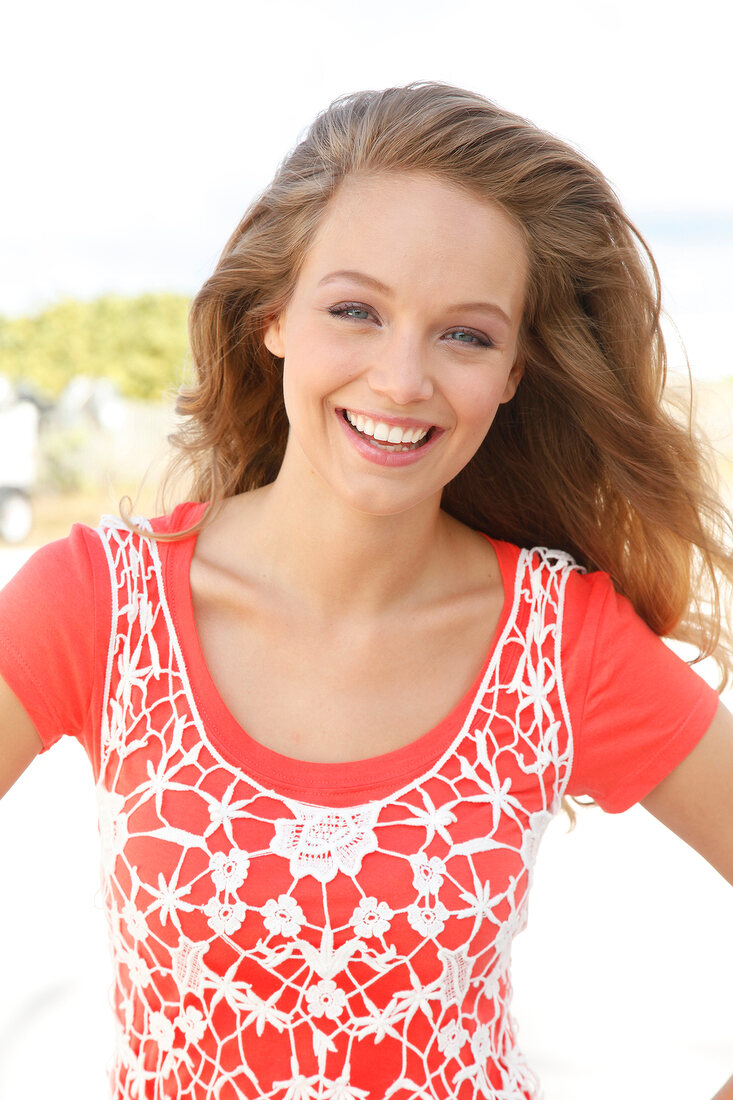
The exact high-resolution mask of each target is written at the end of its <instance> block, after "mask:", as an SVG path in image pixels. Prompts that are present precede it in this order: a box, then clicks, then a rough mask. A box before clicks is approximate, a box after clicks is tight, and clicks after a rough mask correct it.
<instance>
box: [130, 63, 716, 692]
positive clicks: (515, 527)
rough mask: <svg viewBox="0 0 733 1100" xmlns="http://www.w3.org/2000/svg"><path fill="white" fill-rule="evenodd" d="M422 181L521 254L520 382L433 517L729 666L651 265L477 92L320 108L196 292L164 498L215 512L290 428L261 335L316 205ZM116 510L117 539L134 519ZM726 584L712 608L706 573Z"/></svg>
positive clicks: (344, 101)
mask: <svg viewBox="0 0 733 1100" xmlns="http://www.w3.org/2000/svg"><path fill="white" fill-rule="evenodd" d="M375 172H424V173H429V174H430V175H431V176H433V177H436V178H439V179H440V180H444V181H447V182H450V183H452V184H455V185H456V186H459V187H462V188H466V189H468V190H469V191H470V192H471V193H472V194H474V195H476V196H478V197H480V198H482V199H485V200H487V201H490V202H492V203H495V204H498V205H499V206H500V207H501V208H502V209H503V210H504V211H505V212H506V213H507V214H508V215H509V216H510V217H511V218H512V220H513V221H514V222H515V224H516V225H517V226H518V227H519V228H520V230H521V232H522V234H523V238H524V241H525V244H526V248H527V254H528V257H529V284H528V297H527V304H526V310H525V316H524V319H523V324H522V330H521V333H520V355H521V357H522V359H523V361H524V363H525V373H524V377H523V379H522V381H521V383H520V385H519V388H518V390H517V393H516V395H515V396H514V398H513V400H512V401H511V402H509V403H508V404H505V405H502V406H500V409H499V412H498V414H497V416H496V419H495V421H494V423H493V425H492V427H491V430H490V431H489V433H488V435H487V437H486V439H485V441H484V443H483V444H482V446H481V448H480V449H479V451H478V453H477V454H476V456H475V457H474V458H473V459H472V460H471V462H470V463H469V464H468V465H467V466H466V468H465V469H464V470H463V471H462V472H461V473H460V474H459V475H458V476H457V477H456V478H455V479H454V480H453V481H451V482H450V483H449V484H448V485H447V486H446V487H445V490H444V493H443V501H442V506H443V508H444V509H445V510H446V511H447V512H449V513H450V514H451V515H453V516H455V517H456V518H457V519H459V520H461V521H463V522H464V523H466V524H468V525H469V526H471V527H473V528H476V529H478V530H482V531H486V532H487V533H489V534H491V535H493V536H495V537H498V538H501V539H505V540H507V541H509V542H513V543H515V544H518V545H519V546H535V545H543V546H548V547H552V548H557V549H563V550H566V551H568V552H569V553H571V554H572V555H573V556H574V557H575V559H576V560H577V561H578V562H579V563H580V564H582V565H583V566H585V567H586V568H587V569H588V570H605V571H607V572H608V573H609V574H610V576H611V578H612V580H613V583H614V585H615V586H616V588H617V590H618V591H619V592H621V593H623V594H624V595H625V596H627V597H628V598H629V599H630V601H631V603H632V604H633V606H634V608H635V610H636V611H637V613H638V614H639V615H640V616H641V618H642V619H644V620H645V621H646V622H647V623H648V625H649V626H650V627H651V628H652V630H654V631H655V632H656V633H657V634H659V635H664V636H668V637H671V638H676V639H679V640H681V641H683V642H688V643H691V644H692V645H694V646H695V647H696V649H697V651H698V655H697V657H696V658H695V660H699V659H701V658H702V657H706V656H712V657H714V658H715V660H716V661H717V663H718V666H719V668H720V671H721V681H720V685H719V689H720V690H722V688H723V687H724V686H725V685H726V684H727V682H728V680H729V678H730V676H731V674H732V673H733V664H732V660H733V657H732V652H731V649H732V646H733V638H731V634H730V632H729V629H728V627H727V625H726V622H725V617H724V610H725V600H727V599H729V597H730V587H731V583H733V558H732V556H731V551H730V549H729V546H728V545H726V540H727V538H728V536H729V534H730V529H731V523H730V520H731V517H730V514H729V513H728V511H727V510H726V508H725V506H724V504H723V502H722V500H721V497H720V495H719V491H718V488H717V474H716V467H715V460H714V454H713V452H712V450H711V448H710V447H709V446H708V445H707V444H706V443H705V442H704V441H703V439H702V438H701V437H700V436H699V435H696V434H695V433H694V432H693V430H692V427H691V420H690V421H688V424H687V425H686V426H683V425H682V424H681V423H680V422H679V420H678V418H677V417H675V416H674V415H672V413H671V411H670V410H669V409H668V408H667V406H666V404H665V401H664V400H663V398H664V390H665V379H666V353H665V346H664V340H663V337H662V332H661V329H660V308H661V292H660V280H659V273H658V270H657V266H656V264H655V261H654V258H653V257H652V254H651V252H650V250H649V248H648V246H647V244H646V242H645V241H644V239H643V237H642V236H641V234H640V233H639V232H638V230H637V229H636V228H635V227H634V226H633V225H632V223H631V222H630V221H629V219H628V218H627V216H626V214H625V213H624V212H623V210H622V208H621V205H620V203H619V200H618V198H617V197H616V195H615V193H614V191H613V190H612V188H611V186H610V185H609V183H608V181H607V180H606V179H605V177H604V176H603V175H602V173H601V172H600V171H599V170H598V169H597V168H596V167H595V165H593V164H592V163H591V162H590V161H588V160H587V159H586V158H585V157H584V156H582V155H581V154H580V153H579V152H578V151H577V150H575V149H573V148H572V147H571V146H569V145H567V144H566V143H565V142H563V141H561V140H559V139H558V138H556V137H554V136H552V135H551V134H549V133H546V132H545V131H543V130H541V129H539V128H538V127H536V126H534V125H533V124H532V123H531V122H528V121H527V120H526V119H524V118H520V117H519V116H517V115H514V114H511V113H509V112H508V111H504V110H502V109H501V108H500V107H497V106H496V105H495V104H493V103H491V102H489V101H488V100H486V99H484V98H483V97H482V96H480V95H478V94H476V93H474V92H469V91H465V90H463V89H460V88H456V87H453V86H451V85H448V84H443V83H429V82H418V83H412V84H408V85H407V86H405V87H398V88H387V89H384V90H382V91H365V92H357V93H355V94H353V95H347V96H343V97H342V98H340V99H337V100H336V101H335V102H334V103H332V104H331V106H330V107H328V108H327V109H326V110H325V111H323V112H322V113H321V114H319V115H318V117H317V118H316V119H315V121H314V122H313V124H312V126H311V127H310V129H309V130H308V132H307V134H306V136H305V137H304V138H303V140H302V141H301V142H300V143H299V144H298V145H297V146H296V147H295V148H294V149H293V150H292V152H291V153H290V154H289V155H288V156H286V158H285V159H284V161H283V162H282V164H281V165H280V167H279V169H278V171H277V173H276V175H275V177H274V179H273V181H272V183H271V184H270V185H269V186H268V187H267V188H266V189H265V190H264V191H263V193H262V194H261V195H260V196H259V197H258V198H257V199H256V200H255V201H254V202H253V203H252V204H251V206H250V207H249V209H248V210H247V212H246V213H245V215H244V217H243V218H242V220H241V222H240V223H239V225H238V226H237V228H236V229H235V231H234V233H233V234H232V236H231V237H230V239H229V241H228V242H227V244H226V246H225V248H224V251H223V252H222V255H221V258H220V260H219V262H218V264H217V266H216V269H215V271H214V273H213V274H212V276H211V278H209V279H208V280H207V281H206V283H205V284H204V285H203V287H202V288H201V290H200V291H199V293H198V294H197V295H196V297H195V299H194V301H193V303H192V306H191V311H190V319H189V332H190V342H191V350H192V356H193V366H194V380H193V383H192V384H191V385H186V386H182V387H181V389H180V390H179V391H178V396H177V400H176V412H177V413H178V414H179V415H180V416H182V417H183V418H184V421H183V423H182V424H181V426H180V427H178V429H177V430H176V431H175V432H173V433H172V434H171V435H170V436H169V437H168V438H169V442H170V443H171V445H172V447H173V448H174V452H175V453H174V456H173V458H172V461H171V463H170V465H169V468H168V471H167V473H166V477H165V478H164V481H163V485H162V487H161V494H160V495H159V502H160V506H161V509H162V512H166V511H167V510H168V509H167V508H166V505H165V502H164V497H165V489H166V485H167V484H168V483H169V482H170V481H171V480H172V479H173V478H174V477H175V476H176V475H177V474H179V473H180V472H181V470H185V471H186V472H187V473H188V475H189V477H190V487H189V488H188V491H187V493H186V495H185V497H184V498H182V499H188V500H198V501H210V502H211V506H210V507H209V508H208V509H207V510H206V513H205V515H204V516H203V517H202V519H201V520H200V521H199V523H197V524H196V525H195V526H193V527H189V528H187V529H186V530H185V531H181V532H178V533H170V534H167V535H166V534H159V535H154V536H151V537H156V538H159V539H166V540H169V539H176V538H183V537H187V536H188V535H190V534H191V533H193V532H194V531H198V530H199V529H200V528H201V527H202V526H203V525H204V524H206V523H207V522H208V521H209V520H210V518H211V517H212V515H213V514H214V512H213V509H215V508H216V506H217V504H218V503H219V502H221V501H223V500H224V499H226V498H227V497H229V496H232V495H234V494H236V493H241V492H245V491H247V490H249V489H254V488H256V487H258V486H261V485H265V484H268V483H269V482H271V481H273V480H274V479H275V478H276V476H277V474H278V470H279V468H280V463H281V461H282V457H283V454H284V451H285V444H286V439H287V432H288V423H287V418H286V414H285V408H284V404H283V397H282V385H281V361H280V360H278V359H276V358H275V357H274V356H273V355H271V354H270V352H268V350H267V349H266V348H265V346H264V343H263V332H264V328H265V327H266V325H267V323H268V321H269V320H271V319H272V318H273V317H274V316H276V315H277V314H278V313H279V312H280V310H281V309H282V308H283V307H284V306H285V305H286V304H287V302H288V300H289V298H290V296H291V294H292V293H293V289H294V287H295V284H296V280H297V278H298V273H299V271H300V268H301V266H302V264H303V261H304V258H305V256H306V254H307V252H308V249H309V247H310V245H311V243H312V241H313V239H314V236H315V234H316V233H317V231H318V228H319V225H320V223H321V220H322V218H323V215H324V212H325V210H326V208H327V207H328V204H329V202H330V201H331V199H332V198H333V196H334V194H335V192H336V190H337V188H338V186H339V184H340V183H341V182H342V181H343V180H344V179H345V178H346V177H348V176H353V175H357V174H364V173H375ZM125 500H127V501H129V497H128V498H123V500H122V501H120V514H121V516H122V518H123V519H124V520H125V522H126V523H127V524H128V526H129V527H130V529H133V530H134V529H136V525H135V524H134V523H133V522H132V520H131V517H130V515H129V513H128V514H125V512H124V511H123V503H124V501H125ZM719 577H720V579H721V580H723V581H724V582H725V599H724V596H723V588H722V586H721V584H720V583H719V579H718V578H719Z"/></svg>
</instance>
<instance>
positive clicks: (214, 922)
mask: <svg viewBox="0 0 733 1100" xmlns="http://www.w3.org/2000/svg"><path fill="white" fill-rule="evenodd" d="M246 912H247V906H246V905H245V904H244V902H241V901H234V902H229V901H220V900H219V898H209V900H208V901H207V902H206V905H205V906H204V913H206V916H207V917H208V918H209V920H208V923H209V924H210V925H211V927H212V928H213V929H214V931H215V932H218V933H219V934H220V935H222V936H232V935H233V934H234V933H235V932H237V931H238V930H239V929H240V928H241V927H242V921H243V920H244V917H245V914H246Z"/></svg>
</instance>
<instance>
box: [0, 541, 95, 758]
mask: <svg viewBox="0 0 733 1100" xmlns="http://www.w3.org/2000/svg"><path fill="white" fill-rule="evenodd" d="M105 574H106V578H105ZM110 623H111V600H110V582H109V570H108V568H107V565H106V559H105V555H104V548H103V546H102V543H101V540H100V538H99V536H98V534H97V533H96V532H95V531H94V530H93V529H92V528H90V527H88V526H87V525H86V524H82V523H75V524H74V525H73V527H72V529H71V532H70V534H69V535H67V536H66V537H65V538H62V539H57V540H56V541H54V542H49V543H47V544H46V545H45V546H42V547H41V548H40V549H39V550H36V551H35V552H34V553H33V554H32V555H31V557H30V558H29V559H28V560H27V561H26V562H25V564H24V565H23V566H22V567H21V568H20V569H19V570H18V572H17V573H16V574H15V575H14V576H13V577H11V579H10V580H9V581H8V582H7V584H6V585H5V586H4V587H3V588H1V589H0V675H1V676H2V677H3V679H4V680H6V682H7V683H8V686H9V687H10V689H11V690H12V691H13V692H14V694H15V695H16V696H17V697H18V699H19V700H20V702H21V703H22V704H23V706H24V708H25V710H26V711H27V713H28V715H29V717H30V718H31V721H32V722H33V724H34V726H35V727H36V730H37V731H38V734H39V736H40V738H41V741H42V742H43V750H42V751H46V750H47V749H49V748H50V747H51V746H52V745H53V744H54V743H55V742H56V741H58V739H59V738H60V737H61V736H62V735H64V734H69V735H71V736H74V737H77V738H79V739H80V740H81V741H82V742H84V743H85V747H86V748H87V751H89V752H90V754H91V752H92V749H93V746H92V744H91V740H92V737H93V729H92V715H91V711H92V709H93V702H94V698H95V686H96V683H97V681H98V679H99V677H98V672H99V665H98V662H99V660H100V655H101V659H102V660H104V655H105V654H106V649H107V645H106V636H105V631H106V632H107V635H108V632H109V629H110Z"/></svg>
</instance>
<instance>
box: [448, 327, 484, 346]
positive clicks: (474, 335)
mask: <svg viewBox="0 0 733 1100" xmlns="http://www.w3.org/2000/svg"><path fill="white" fill-rule="evenodd" d="M446 336H455V337H457V338H458V339H456V340H449V343H452V344H465V345H466V346H467V347H469V348H490V347H493V344H492V343H491V341H490V340H487V339H486V337H485V336H480V335H479V333H478V332H471V330H470V329H467V328H459V329H454V331H453V332H447V333H446ZM465 337H467V339H465Z"/></svg>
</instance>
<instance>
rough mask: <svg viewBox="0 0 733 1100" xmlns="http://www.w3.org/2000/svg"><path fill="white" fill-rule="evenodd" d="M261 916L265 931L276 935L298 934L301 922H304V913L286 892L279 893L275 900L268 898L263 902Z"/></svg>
mask: <svg viewBox="0 0 733 1100" xmlns="http://www.w3.org/2000/svg"><path fill="white" fill-rule="evenodd" d="M262 916H263V917H264V925H265V928H266V929H267V931H268V932H273V933H274V934H275V935H276V936H277V935H280V936H292V937H295V936H298V935H300V926H301V924H305V913H304V912H303V910H302V909H301V908H300V906H299V905H298V903H297V901H295V900H294V899H293V898H291V897H288V895H287V894H280V896H279V897H278V899H277V901H274V900H273V899H272V898H270V900H269V901H267V902H265V905H264V908H263V909H262Z"/></svg>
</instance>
